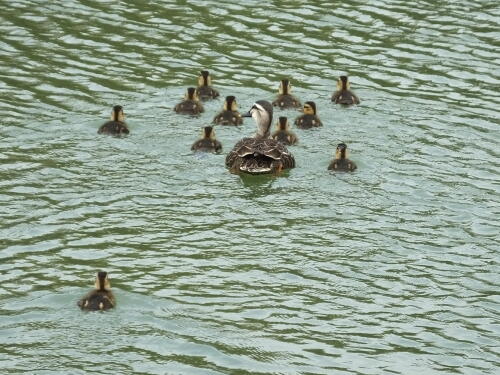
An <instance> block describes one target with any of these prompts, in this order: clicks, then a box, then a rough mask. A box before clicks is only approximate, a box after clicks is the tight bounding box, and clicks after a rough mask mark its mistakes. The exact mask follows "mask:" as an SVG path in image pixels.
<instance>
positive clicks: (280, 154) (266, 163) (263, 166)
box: [226, 100, 295, 175]
mask: <svg viewBox="0 0 500 375" xmlns="http://www.w3.org/2000/svg"><path fill="white" fill-rule="evenodd" d="M243 117H253V119H254V120H255V122H256V123H257V133H256V134H255V136H254V137H253V138H243V139H241V140H240V141H239V142H237V143H236V144H235V145H234V147H233V149H232V150H231V151H230V152H229V153H228V154H227V156H226V167H228V168H229V170H230V171H231V172H232V173H247V174H253V175H255V174H279V173H280V172H281V171H282V170H283V169H288V168H293V167H295V159H294V157H293V155H292V154H291V153H290V152H289V151H288V150H287V148H286V147H285V146H284V145H283V143H281V142H278V141H276V140H274V139H270V138H269V128H270V127H271V122H272V121H273V106H272V105H271V103H269V102H268V101H265V100H259V101H257V102H255V104H254V105H253V107H252V108H251V109H250V111H249V112H248V113H247V114H245V115H243Z"/></svg>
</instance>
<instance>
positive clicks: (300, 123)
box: [295, 102, 323, 129]
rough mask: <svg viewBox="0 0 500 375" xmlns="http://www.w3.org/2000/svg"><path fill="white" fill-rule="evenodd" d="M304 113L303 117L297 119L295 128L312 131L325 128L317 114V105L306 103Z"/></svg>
mask: <svg viewBox="0 0 500 375" xmlns="http://www.w3.org/2000/svg"><path fill="white" fill-rule="evenodd" d="M303 112H304V114H303V115H301V116H299V117H297V118H296V119H295V126H297V127H298V128H300V129H310V128H314V127H318V126H323V123H322V122H321V120H320V119H319V117H318V115H317V114H316V103H314V102H305V104H304V109H303Z"/></svg>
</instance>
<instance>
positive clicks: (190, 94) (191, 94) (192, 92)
mask: <svg viewBox="0 0 500 375" xmlns="http://www.w3.org/2000/svg"><path fill="white" fill-rule="evenodd" d="M184 99H186V100H194V101H198V100H199V98H198V94H197V93H196V89H195V88H194V87H189V88H188V89H187V91H186V95H185V96H184Z"/></svg>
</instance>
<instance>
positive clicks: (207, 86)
mask: <svg viewBox="0 0 500 375" xmlns="http://www.w3.org/2000/svg"><path fill="white" fill-rule="evenodd" d="M196 93H197V94H198V96H199V97H200V99H201V100H208V99H215V98H217V97H218V96H219V92H218V91H217V90H216V89H214V88H213V87H212V78H211V77H210V73H209V72H208V70H202V71H201V72H200V75H199V76H198V87H197V88H196Z"/></svg>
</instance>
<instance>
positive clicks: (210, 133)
mask: <svg viewBox="0 0 500 375" xmlns="http://www.w3.org/2000/svg"><path fill="white" fill-rule="evenodd" d="M201 138H203V139H205V138H206V139H212V140H213V139H215V129H214V128H213V127H212V126H205V127H203V128H201Z"/></svg>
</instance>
